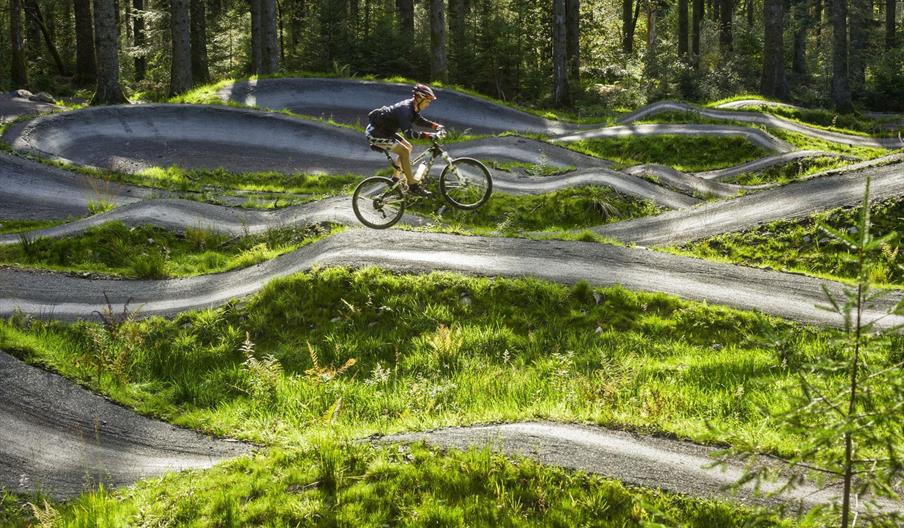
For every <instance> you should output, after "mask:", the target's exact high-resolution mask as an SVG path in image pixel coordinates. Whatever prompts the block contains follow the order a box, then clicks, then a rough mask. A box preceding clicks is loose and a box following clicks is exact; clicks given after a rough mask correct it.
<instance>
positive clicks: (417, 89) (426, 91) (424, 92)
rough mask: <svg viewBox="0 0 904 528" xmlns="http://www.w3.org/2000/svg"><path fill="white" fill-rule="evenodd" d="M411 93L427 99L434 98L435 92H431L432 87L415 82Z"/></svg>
mask: <svg viewBox="0 0 904 528" xmlns="http://www.w3.org/2000/svg"><path fill="white" fill-rule="evenodd" d="M411 94H412V95H414V96H415V97H422V98H424V99H426V100H428V101H435V100H436V94H434V93H433V88H430V87H429V86H427V85H426V84H421V83H417V84H415V85H414V88H413V89H412V90H411Z"/></svg>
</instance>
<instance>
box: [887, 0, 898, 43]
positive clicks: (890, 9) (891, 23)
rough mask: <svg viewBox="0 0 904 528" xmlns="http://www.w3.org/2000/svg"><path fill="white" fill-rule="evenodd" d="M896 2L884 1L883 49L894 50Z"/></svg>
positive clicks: (891, 0) (893, 0)
mask: <svg viewBox="0 0 904 528" xmlns="http://www.w3.org/2000/svg"><path fill="white" fill-rule="evenodd" d="M896 8H897V2H896V1H895V0H885V49H887V50H891V49H894V48H895V46H896V45H897V44H896V40H897V39H896V37H895V9H896Z"/></svg>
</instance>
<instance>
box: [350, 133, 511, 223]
mask: <svg viewBox="0 0 904 528" xmlns="http://www.w3.org/2000/svg"><path fill="white" fill-rule="evenodd" d="M440 138H442V134H440V135H438V136H434V137H433V144H432V145H431V146H430V147H429V148H427V150H425V151H424V152H422V153H421V154H420V155H419V156H418V157H416V158H415V159H414V160H412V162H411V165H412V167H414V166H417V170H416V171H415V174H416V175H417V176H416V178H418V177H419V178H426V177H427V175H428V174H430V169H432V168H433V164H434V163H435V162H436V160H437V159H442V160H443V161H444V162H446V167H445V168H444V169H443V172H442V173H441V174H440V177H439V192H440V194H441V195H442V197H443V198H444V199H445V200H446V201H447V202H448V203H449V204H450V205H451V206H453V207H455V208H458V209H464V210H473V209H477V208H478V207H480V206H481V205H483V204H485V203H486V202H487V200H489V198H490V194H491V193H492V192H493V179H492V177H491V176H490V171H489V169H487V168H486V166H485V165H484V164H483V163H481V162H479V161H477V160H476V159H473V158H457V159H453V158H452V157H451V156H449V153H448V152H446V151H445V150H444V149H443V146H442V145H441V144H440V143H439V139H440ZM380 152H383V153H384V154H386V157H387V159H389V163H390V164H391V165H392V166H393V168H394V169H396V170H397V171H398V167H397V166H396V163H395V161H393V159H392V157H391V156H390V154H389V152H387V151H385V150H380ZM412 196H413V195H412V194H410V193H409V192H408V183H407V181H406V179H405V176H404V175H400V177H399V178H398V179H396V178H388V177H385V176H372V177H370V178H367V179H365V180H364V181H362V182H361V183H359V184H358V186H357V187H356V188H355V192H354V194H352V209H353V210H354V211H355V216H356V217H358V220H360V221H361V223H362V224H364V225H366V226H367V227H371V228H373V229H386V228H388V227H392V226H393V225H395V224H396V222H398V221H399V220H400V219H401V218H402V215H403V214H405V206H406V205H407V202H408V199H409V198H410V197H412Z"/></svg>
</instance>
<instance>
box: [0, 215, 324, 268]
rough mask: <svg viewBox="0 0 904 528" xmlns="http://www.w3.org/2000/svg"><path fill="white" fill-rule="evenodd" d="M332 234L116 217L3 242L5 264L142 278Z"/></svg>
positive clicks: (267, 255) (267, 254)
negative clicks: (229, 230)
mask: <svg viewBox="0 0 904 528" xmlns="http://www.w3.org/2000/svg"><path fill="white" fill-rule="evenodd" d="M334 229H339V228H334ZM328 233H329V230H324V229H321V228H320V227H318V226H302V227H297V228H296V227H281V228H280V227H274V228H273V229H271V230H268V231H267V232H266V233H264V234H261V235H253V236H245V237H237V238H233V237H230V236H228V235H223V234H219V233H216V232H213V231H209V230H206V229H188V230H186V232H185V233H184V234H181V235H180V234H176V233H173V232H171V231H168V230H166V229H161V228H157V227H151V226H141V227H134V228H129V227H127V226H126V225H124V224H122V223H121V222H111V223H108V224H104V225H102V226H98V227H95V228H92V229H90V230H88V231H87V232H85V233H82V234H80V235H77V236H73V237H67V238H60V239H49V238H39V239H34V240H31V239H28V238H23V239H22V241H21V242H20V243H19V244H14V245H9V246H0V264H6V265H12V266H17V267H26V268H38V269H49V270H56V271H77V272H90V273H99V274H103V275H114V276H120V277H128V278H142V279H162V278H166V277H185V276H191V275H200V274H206V273H217V272H223V271H229V270H234V269H239V268H243V267H248V266H252V265H254V264H259V263H261V262H264V261H267V260H271V259H273V258H275V257H277V256H279V255H282V254H284V253H287V252H290V251H293V250H295V249H298V248H299V247H301V246H303V245H306V244H309V243H311V242H314V241H316V240H319V239H320V238H322V237H323V236H325V235H326V234H328Z"/></svg>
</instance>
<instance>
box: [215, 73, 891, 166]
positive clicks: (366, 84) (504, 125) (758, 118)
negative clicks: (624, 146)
mask: <svg viewBox="0 0 904 528" xmlns="http://www.w3.org/2000/svg"><path fill="white" fill-rule="evenodd" d="M437 95H438V97H439V100H440V101H441V104H440V103H438V104H436V105H434V106H432V107H431V108H430V109H429V110H428V111H427V113H428V114H429V115H430V116H431V117H432V118H433V119H434V120H436V121H440V122H443V123H448V124H449V125H450V126H451V127H453V128H455V129H457V130H466V129H470V130H471V131H473V132H477V133H498V132H504V131H509V130H510V131H515V132H528V133H539V134H546V135H549V136H565V137H567V136H571V135H573V134H575V133H580V132H583V134H582V135H583V136H584V137H618V136H619V135H626V134H630V132H625V131H624V130H625V129H624V128H619V127H600V126H599V125H576V124H574V123H568V122H566V121H555V120H550V119H544V118H541V117H538V116H535V115H533V114H529V113H527V112H521V111H518V110H515V109H513V108H511V107H508V106H505V105H500V104H496V103H493V102H490V101H488V100H485V99H481V98H478V97H474V96H470V95H465V94H461V93H457V92H454V91H451V90H442V89H440V90H438V91H437ZM218 96H219V97H220V99H221V100H223V101H224V102H227V101H228V102H235V103H240V104H243V105H247V106H257V107H260V108H269V109H273V110H291V111H292V112H296V113H299V114H304V115H314V116H319V117H324V118H331V119H334V120H336V121H338V122H343V123H355V124H359V125H362V126H363V125H365V124H366V115H367V112H369V111H370V110H371V109H373V108H376V107H378V106H382V105H384V104H387V102H395V101H397V100H401V99H404V98H406V97H410V86H409V85H406V84H399V83H384V82H374V81H355V80H345V79H299V78H296V79H258V80H252V81H243V82H238V83H235V84H231V85H228V86H226V87H224V88H221V89H220V90H219V92H218ZM744 103H747V104H744ZM758 103H762V101H757V100H752V101H736V102H733V103H726V104H725V105H723V106H722V107H721V108H720V109H710V108H704V107H700V106H697V105H692V104H687V103H681V102H672V101H662V102H657V103H653V104H651V105H648V106H645V107H643V108H641V109H639V110H637V111H635V112H632V113H630V114H628V115H627V116H624V117H622V118H621V119H619V123H620V124H627V123H631V122H633V121H636V120H639V119H644V118H648V117H652V116H654V115H656V114H658V113H662V112H676V111H677V112H691V113H695V114H698V115H701V116H703V117H707V118H710V119H717V120H726V121H740V122H744V123H752V124H760V125H766V126H771V127H775V128H780V129H783V130H787V131H790V132H796V133H799V134H803V135H805V136H808V137H812V138H815V139H820V140H823V141H828V142H831V143H839V144H844V145H854V146H863V147H875V148H888V149H897V148H902V147H904V143H902V141H901V140H900V139H899V138H869V137H864V136H854V135H851V134H842V133H837V132H831V131H827V130H822V129H820V128H817V127H812V126H808V125H805V124H802V123H797V122H795V121H792V120H790V119H785V118H781V117H777V116H772V115H769V114H763V113H760V112H741V111H734V110H733V109H734V108H741V107H744V106H750V105H751V104H758ZM785 106H789V107H791V108H797V107H793V106H792V105H785ZM874 117H878V118H889V117H892V118H893V117H900V116H895V115H891V116H887V115H877V116H874ZM698 126H699V125H697V126H695V125H678V126H675V127H674V128H672V129H668V128H666V129H660V131H659V132H654V131H655V129H644V128H641V129H639V130H640V131H642V132H643V133H673V134H694V133H695V132H693V131H692V130H697V132H696V133H712V134H720V135H722V134H728V135H733V134H731V132H732V131H733V130H735V129H734V128H733V127H717V126H704V127H702V128H697V127H698ZM607 128H611V130H610V131H608V132H604V131H605V130H606V129H607ZM666 130H670V131H668V132H666ZM750 130H751V129H749V128H744V127H741V129H740V130H735V134H734V135H737V134H739V133H740V135H743V136H745V137H748V138H752V137H754V136H758V138H757V139H755V140H754V141H757V142H760V141H762V143H761V144H762V145H763V146H765V147H766V148H776V147H778V148H783V145H782V143H783V142H776V141H777V140H775V138H771V136H768V134H764V135H762V136H759V135H758V134H756V133H751V132H750ZM770 138H771V139H770ZM785 145H786V144H785Z"/></svg>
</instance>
